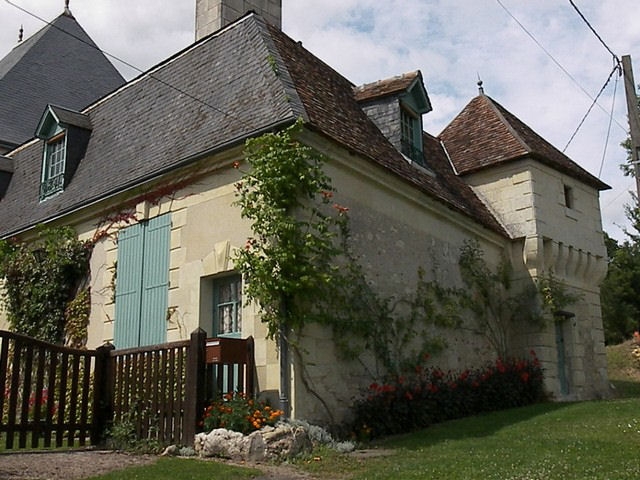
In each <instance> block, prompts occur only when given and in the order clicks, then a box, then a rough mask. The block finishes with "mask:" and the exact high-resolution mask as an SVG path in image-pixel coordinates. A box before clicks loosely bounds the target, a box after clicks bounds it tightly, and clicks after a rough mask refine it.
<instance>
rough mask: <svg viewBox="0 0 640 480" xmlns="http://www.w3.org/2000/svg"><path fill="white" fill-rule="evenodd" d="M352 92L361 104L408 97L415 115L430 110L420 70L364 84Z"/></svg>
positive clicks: (429, 102)
mask: <svg viewBox="0 0 640 480" xmlns="http://www.w3.org/2000/svg"><path fill="white" fill-rule="evenodd" d="M353 91H354V95H355V97H356V100H357V101H358V102H362V103H367V102H370V101H373V100H379V99H381V98H384V97H389V96H398V97H404V96H410V97H411V100H412V103H413V104H415V107H414V108H415V109H416V112H415V113H417V114H423V113H428V112H430V111H431V110H432V107H431V101H430V100H429V95H428V94H427V90H426V89H425V87H424V80H423V78H422V72H420V70H416V71H413V72H408V73H404V74H402V75H398V76H395V77H392V78H388V79H385V80H378V81H377V82H373V83H366V84H364V85H360V86H358V87H355V88H354V90H353ZM412 106H413V105H412Z"/></svg>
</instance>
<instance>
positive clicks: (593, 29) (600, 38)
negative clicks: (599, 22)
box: [569, 0, 620, 65]
mask: <svg viewBox="0 0 640 480" xmlns="http://www.w3.org/2000/svg"><path fill="white" fill-rule="evenodd" d="M569 3H570V4H571V6H572V7H573V8H574V9H575V11H576V12H578V15H580V18H582V20H583V21H584V23H586V24H587V27H589V29H590V30H591V31H592V32H593V34H594V35H595V36H596V38H597V39H598V40H600V43H601V44H602V45H603V46H604V48H606V49H607V51H608V52H609V53H610V54H611V56H613V60H614V61H615V62H616V64H617V65H620V59H619V58H618V56H617V55H616V54H615V53H613V50H611V49H610V48H609V45H607V44H606V43H604V40H603V39H602V37H601V36H600V35H599V34H598V32H596V29H595V28H593V27H592V26H591V24H590V23H589V20H587V19H586V17H585V16H584V15H583V14H582V12H581V11H580V9H579V8H578V7H577V6H576V4H575V3H573V0H569Z"/></svg>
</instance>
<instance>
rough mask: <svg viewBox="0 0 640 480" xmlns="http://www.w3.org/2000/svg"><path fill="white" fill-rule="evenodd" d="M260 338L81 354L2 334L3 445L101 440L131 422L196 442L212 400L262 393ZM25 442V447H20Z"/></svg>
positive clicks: (169, 438)
mask: <svg viewBox="0 0 640 480" xmlns="http://www.w3.org/2000/svg"><path fill="white" fill-rule="evenodd" d="M254 369H255V364H254V356H253V339H252V338H251V337H249V338H248V339H246V340H240V339H206V334H205V332H204V331H203V330H201V329H198V330H196V331H195V332H193V333H192V334H191V338H190V339H189V340H184V341H180V342H173V343H167V344H162V345H153V346H149V347H142V348H133V349H126V350H115V349H114V347H113V346H112V345H110V344H107V345H104V346H102V347H100V348H98V349H96V350H75V349H70V348H65V347H60V346H55V345H51V344H48V343H46V342H41V341H39V340H34V339H32V338H30V337H26V336H23V335H18V334H15V333H12V332H5V331H1V330H0V392H2V393H3V395H2V396H0V441H2V437H3V436H4V443H5V448H6V449H13V448H26V447H32V448H38V447H40V446H43V447H50V446H58V447H60V446H64V445H67V446H75V445H80V446H83V445H86V444H87V442H90V443H91V444H92V445H95V444H98V443H100V441H101V440H102V436H103V435H104V433H105V430H106V428H107V427H108V426H109V425H111V424H114V423H116V424H117V423H122V422H125V421H126V422H131V424H132V425H133V426H134V429H135V434H136V437H137V438H138V439H154V440H157V441H158V442H159V443H161V444H170V443H175V444H189V443H191V441H192V439H193V436H194V434H195V432H196V426H197V422H198V420H199V417H200V415H201V414H202V412H203V410H204V403H205V399H207V398H212V397H215V396H217V395H219V394H220V393H225V392H228V391H244V392H246V393H248V394H249V395H253V393H254V380H253V379H254ZM16 438H17V442H16Z"/></svg>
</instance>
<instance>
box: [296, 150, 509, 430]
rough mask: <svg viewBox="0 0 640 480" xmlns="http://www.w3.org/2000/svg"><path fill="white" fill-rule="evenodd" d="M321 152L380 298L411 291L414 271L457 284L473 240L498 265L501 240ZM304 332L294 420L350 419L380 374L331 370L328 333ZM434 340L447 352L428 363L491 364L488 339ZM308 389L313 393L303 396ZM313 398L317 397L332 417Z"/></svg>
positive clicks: (366, 368) (349, 160) (367, 362)
mask: <svg viewBox="0 0 640 480" xmlns="http://www.w3.org/2000/svg"><path fill="white" fill-rule="evenodd" d="M326 153H327V154H330V155H331V157H332V158H339V161H337V162H331V165H330V166H329V168H328V172H329V174H330V175H331V177H332V180H333V184H334V186H335V187H336V189H337V192H336V195H335V200H336V202H338V203H339V204H341V205H344V206H347V207H348V208H349V209H350V210H349V217H350V227H351V233H352V237H351V240H352V246H353V247H354V250H355V252H356V253H357V255H358V256H359V258H360V259H361V261H362V265H363V266H364V270H365V273H366V275H367V278H368V280H369V281H370V283H371V284H372V285H373V286H375V288H376V289H377V290H378V291H379V292H380V293H381V295H384V296H386V297H394V298H398V297H400V296H403V295H406V294H410V293H411V292H414V291H415V286H416V281H417V271H418V268H419V267H422V268H423V269H424V271H425V273H426V276H427V279H435V280H438V281H439V282H441V283H442V284H443V285H448V286H460V282H461V279H460V275H459V271H458V259H459V252H460V247H461V246H462V245H463V244H464V242H465V240H468V239H471V238H475V239H477V240H479V242H480V245H481V248H482V249H483V250H484V251H485V253H486V259H487V261H488V262H490V263H491V264H493V265H495V264H497V262H498V261H499V258H500V256H501V252H502V249H503V248H504V247H506V246H507V241H506V239H504V238H501V237H499V236H497V235H495V234H493V233H491V232H488V231H486V230H485V229H483V228H482V227H479V226H478V225H477V224H476V223H475V222H473V221H472V220H471V219H469V218H467V217H464V216H462V215H460V214H458V213H457V212H454V211H452V210H450V209H448V208H446V207H445V206H444V205H442V204H440V203H438V202H435V201H433V200H432V199H430V198H429V197H427V196H425V195H423V194H416V193H415V192H411V191H410V190H409V189H407V187H406V185H405V184H403V183H402V182H399V181H398V180H397V179H395V178H394V177H393V176H389V175H387V174H386V173H383V172H380V171H378V170H377V167H375V166H373V165H371V164H368V163H367V162H366V161H363V160H360V159H356V158H354V157H344V156H343V157H340V152H335V151H329V152H326ZM304 333H305V335H304V336H303V337H302V339H301V342H300V343H301V348H300V350H301V351H302V352H304V358H305V360H306V362H305V364H306V365H305V366H304V369H303V367H302V365H301V364H300V362H299V361H298V362H296V363H295V366H294V368H295V377H294V378H295V384H296V390H295V391H296V397H295V398H294V399H293V407H294V414H295V415H296V416H299V417H302V418H307V419H311V420H318V421H327V420H330V418H329V417H330V416H333V417H334V418H333V420H336V419H337V420H340V419H341V418H342V416H344V415H346V414H347V413H348V412H347V409H346V407H347V406H348V405H349V404H350V403H351V401H352V400H353V398H354V397H355V396H357V395H358V393H360V392H362V391H363V389H364V388H366V387H367V386H368V385H369V384H370V383H371V382H372V380H373V379H374V375H376V373H380V372H379V371H378V370H377V369H376V362H375V359H373V358H370V357H369V358H366V357H364V358H363V359H361V360H363V362H362V363H359V362H351V363H345V362H342V363H340V364H339V365H336V357H337V355H336V351H335V347H334V345H333V341H332V339H331V334H330V332H329V331H327V329H321V328H319V327H313V328H308V329H306V330H305V332H304ZM434 334H437V333H436V332H434ZM439 334H441V335H442V336H444V338H445V340H446V342H447V344H448V348H446V349H445V350H444V351H443V352H441V353H440V354H439V355H435V356H434V357H433V358H432V360H431V361H432V362H433V364H437V365H441V366H442V367H443V368H445V369H463V368H466V367H472V366H477V365H481V364H484V363H485V362H486V361H489V360H492V359H493V358H494V353H493V351H492V350H491V349H490V347H489V346H488V344H487V343H486V341H485V340H484V339H483V338H482V337H481V336H479V335H477V334H474V333H472V332H471V331H469V330H464V329H455V330H444V331H440V332H439ZM305 384H306V385H305ZM307 387H311V389H312V390H313V392H314V393H313V394H306V393H305V390H307ZM315 394H318V395H320V396H321V397H322V399H323V401H324V402H325V403H326V405H327V406H328V407H329V408H328V410H329V411H330V412H331V413H327V408H325V407H324V406H323V405H322V402H320V401H318V400H317V398H315Z"/></svg>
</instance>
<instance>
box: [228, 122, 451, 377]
mask: <svg viewBox="0 0 640 480" xmlns="http://www.w3.org/2000/svg"><path fill="white" fill-rule="evenodd" d="M300 129H301V122H298V123H297V124H296V125H294V126H292V127H290V128H289V129H287V130H284V131H281V132H278V133H271V134H267V135H263V136H261V137H258V138H255V139H251V140H249V141H248V142H247V144H246V161H247V164H248V166H249V169H248V170H247V171H246V172H243V175H242V179H241V180H240V181H239V182H238V183H237V184H236V190H237V196H238V199H237V201H236V204H237V205H238V206H240V208H241V214H242V216H243V217H244V218H247V219H249V220H251V222H252V223H251V227H252V231H253V236H252V237H250V238H248V239H247V242H246V245H245V246H244V248H242V249H239V250H238V252H237V253H236V257H235V263H236V267H237V268H238V269H239V270H240V271H241V273H242V274H243V275H244V278H245V289H244V294H245V295H246V297H247V298H248V300H249V301H255V302H256V303H257V305H259V308H260V313H261V318H262V321H263V322H266V324H267V326H268V336H269V337H270V338H274V336H275V335H276V333H278V332H280V331H282V330H285V331H287V332H290V331H292V332H294V333H300V332H302V330H303V328H304V326H305V325H308V324H310V323H314V322H315V323H320V324H323V325H326V326H329V327H330V328H332V330H333V332H334V339H335V342H336V345H337V347H338V350H339V352H341V353H342V355H343V356H344V357H346V358H349V359H356V358H359V357H360V356H361V355H363V354H366V353H367V352H369V353H370V354H373V355H372V357H373V358H375V360H376V361H377V362H378V363H379V365H380V366H381V367H382V370H383V371H384V372H386V373H387V374H400V373H401V372H402V371H404V370H406V369H409V368H415V366H416V364H417V363H416V362H422V359H423V358H424V354H425V353H426V352H427V351H430V352H434V351H437V350H438V349H440V348H442V346H443V342H442V341H440V340H439V339H437V338H435V337H434V335H433V334H432V331H431V327H432V326H434V325H438V326H452V325H454V324H455V323H456V322H457V317H456V316H455V315H453V314H452V305H453V303H452V302H451V297H450V295H447V294H446V291H445V289H443V288H441V287H439V286H438V285H437V284H436V283H435V282H428V281H426V280H425V275H424V272H423V271H422V270H420V271H419V275H418V276H419V280H418V283H417V288H416V292H415V294H413V295H408V296H403V297H401V298H382V297H381V296H380V295H378V294H377V293H376V292H375V291H374V290H373V289H372V288H371V286H370V285H369V283H368V282H367V281H366V278H365V275H364V273H363V271H362V268H361V266H360V264H359V263H358V261H357V258H356V257H355V255H354V254H353V252H352V250H351V248H350V242H349V239H350V237H349V209H348V208H347V207H345V206H343V205H341V204H339V203H337V202H336V201H335V199H334V193H335V191H334V188H333V187H332V184H331V180H330V178H329V177H328V176H327V175H326V174H325V172H324V170H323V166H324V164H325V162H326V158H325V157H324V156H323V155H321V154H320V153H319V152H317V151H316V150H314V149H312V148H310V147H308V146H306V145H303V144H301V143H300V142H298V141H297V140H296V139H295V135H296V134H297V133H298V132H299V131H300ZM236 167H237V168H239V164H238V165H236Z"/></svg>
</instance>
